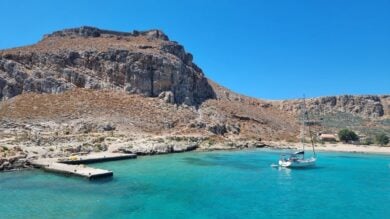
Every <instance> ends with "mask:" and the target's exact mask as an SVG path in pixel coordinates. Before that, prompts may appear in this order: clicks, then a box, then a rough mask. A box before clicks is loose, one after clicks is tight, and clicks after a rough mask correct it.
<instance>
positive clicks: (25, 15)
mask: <svg viewBox="0 0 390 219" xmlns="http://www.w3.org/2000/svg"><path fill="white" fill-rule="evenodd" d="M0 9H1V13H0V48H2V49H3V48H10V47H16V46H22V45H27V44H32V43H35V42H36V41H38V40H40V39H41V37H42V35H43V34H45V33H50V32H52V31H55V30H59V29H63V28H69V27H77V26H82V25H90V26H97V27H99V28H104V29H113V30H121V31H132V30H134V29H137V30H145V29H152V28H157V29H161V30H163V31H164V32H165V33H166V34H167V35H168V36H169V37H170V38H171V39H172V40H175V41H178V42H180V43H181V44H183V45H184V46H185V48H186V49H187V51H189V52H191V53H192V54H193V55H194V59H195V62H196V63H197V64H198V65H199V66H200V67H201V68H202V69H203V71H204V72H205V74H206V76H207V77H209V78H211V79H212V80H214V81H216V82H218V83H220V84H222V85H223V86H226V87H228V88H230V89H232V90H234V91H236V92H239V93H242V94H245V95H249V96H254V97H260V98H266V99H286V98H297V97H298V98H299V97H302V95H303V94H305V95H306V96H308V97H313V96H326V95H338V94H390V0H382V1H381V0H370V1H368V0H366V1H360V0H315V1H314V0H306V1H305V0H301V1H299V0H285V1H282V0H272V1H271V0H268V1H263V0H257V1H255V0H253V1H247V0H237V1H229V0H225V1H223V0H214V1H210V0H208V1H207V0H196V1H179V0H177V1H173V0H170V1H157V0H141V1H140V0H138V1H132V0H127V1H126V0H123V1H119V0H118V1H115V0H110V1H98V0H94V1H81V0H78V1H76V0H74V1H71V0H67V1H57V2H55V1H49V0H40V1H28V0H1V1H0Z"/></svg>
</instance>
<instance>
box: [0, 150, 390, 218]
mask: <svg viewBox="0 0 390 219" xmlns="http://www.w3.org/2000/svg"><path fill="white" fill-rule="evenodd" d="M278 158H279V152H278V151H265V150H253V151H230V152H226V151H222V152H221V151H217V152H191V153H181V154H169V155H159V156H144V157H139V158H137V159H134V160H125V161H114V162H107V163H99V164H94V165H91V166H95V167H99V168H105V169H109V170H112V171H114V177H113V178H112V179H111V180H97V181H88V180H86V179H83V178H78V177H66V176H62V175H57V174H52V173H46V172H44V171H41V170H33V171H20V172H11V173H0V218H160V219H161V218H343V219H345V218H354V219H356V218H389V215H390V157H389V156H383V155H363V154H348V153H320V154H319V155H318V163H317V164H318V165H317V167H316V168H311V169H293V170H290V169H279V168H272V167H270V165H271V164H272V163H275V162H276V161H277V159H278Z"/></svg>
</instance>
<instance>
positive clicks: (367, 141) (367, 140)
mask: <svg viewBox="0 0 390 219" xmlns="http://www.w3.org/2000/svg"><path fill="white" fill-rule="evenodd" d="M371 144H374V141H373V140H372V138H366V139H364V141H363V142H362V145H371Z"/></svg>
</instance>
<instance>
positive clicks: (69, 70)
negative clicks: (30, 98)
mask: <svg viewBox="0 0 390 219" xmlns="http://www.w3.org/2000/svg"><path fill="white" fill-rule="evenodd" d="M168 40H169V39H168V37H167V36H166V35H165V34H164V33H162V32H161V31H159V30H151V31H144V32H139V31H135V32H133V33H125V32H115V31H107V30H100V29H97V28H92V27H81V28H73V29H67V30H63V31H57V32H54V33H52V34H49V35H46V36H45V38H44V40H42V41H41V42H39V43H38V44H36V45H34V46H35V47H34V46H32V47H31V48H30V47H24V48H20V49H19V48H17V49H13V50H5V51H0V99H1V100H5V99H9V98H12V97H14V96H16V95H18V94H21V93H23V92H39V93H59V92H63V91H65V90H69V89H72V88H74V87H79V88H90V89H124V90H125V91H127V92H128V93H130V94H141V95H144V96H148V97H157V96H159V95H160V94H161V93H166V92H170V93H172V95H170V96H172V97H173V98H174V99H173V101H169V102H174V103H179V104H182V103H185V104H187V105H198V104H200V103H201V102H203V101H204V100H206V99H209V98H214V96H215V94H214V92H213V89H212V88H211V86H210V85H209V84H208V81H207V79H206V78H205V77H204V74H203V72H202V70H201V69H200V68H199V67H197V66H196V65H195V64H194V63H193V62H192V55H191V54H189V53H187V52H186V51H185V50H184V48H183V46H181V45H179V44H177V43H176V42H171V41H168ZM68 41H71V42H72V43H73V41H75V43H79V45H77V47H76V46H75V47H74V48H73V46H72V45H73V44H72V43H70V46H69V45H68V46H65V45H67V44H66V43H68V44H69V42H68ZM95 42H96V43H95ZM111 43H112V45H111ZM57 44H58V45H59V46H57ZM51 45H52V46H57V47H58V48H57V47H56V50H53V49H52V48H51V47H50V46H51ZM95 45H96V46H95Z"/></svg>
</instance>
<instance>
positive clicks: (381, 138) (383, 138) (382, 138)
mask: <svg viewBox="0 0 390 219" xmlns="http://www.w3.org/2000/svg"><path fill="white" fill-rule="evenodd" d="M375 141H376V143H377V144H380V145H382V146H384V145H387V144H388V143H389V137H387V135H386V134H384V133H381V134H377V135H376V136H375Z"/></svg>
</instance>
